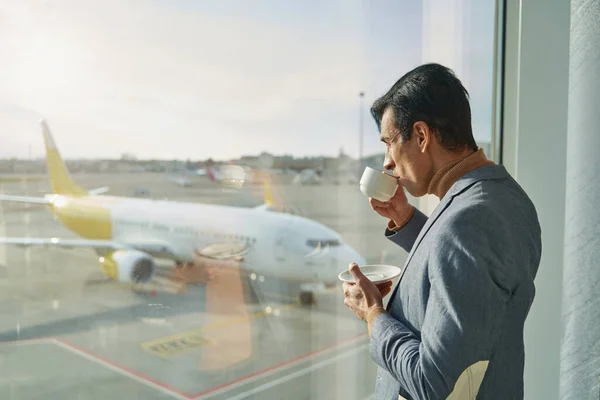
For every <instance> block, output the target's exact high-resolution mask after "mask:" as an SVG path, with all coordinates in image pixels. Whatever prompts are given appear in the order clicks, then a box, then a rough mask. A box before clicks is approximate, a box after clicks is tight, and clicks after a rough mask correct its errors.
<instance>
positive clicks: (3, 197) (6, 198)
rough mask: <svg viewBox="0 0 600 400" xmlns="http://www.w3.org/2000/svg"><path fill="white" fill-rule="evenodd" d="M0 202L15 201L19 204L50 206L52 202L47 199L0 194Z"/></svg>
mask: <svg viewBox="0 0 600 400" xmlns="http://www.w3.org/2000/svg"><path fill="white" fill-rule="evenodd" d="M0 201H15V202H18V203H34V204H50V200H49V199H47V198H45V197H28V196H10V195H6V194H0Z"/></svg>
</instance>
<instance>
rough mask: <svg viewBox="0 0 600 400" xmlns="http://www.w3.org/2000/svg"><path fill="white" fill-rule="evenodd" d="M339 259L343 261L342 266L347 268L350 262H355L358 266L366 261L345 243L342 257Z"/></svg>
mask: <svg viewBox="0 0 600 400" xmlns="http://www.w3.org/2000/svg"><path fill="white" fill-rule="evenodd" d="M340 261H341V262H343V263H344V267H346V268H348V266H349V265H350V263H356V264H358V265H359V266H360V265H365V264H366V263H367V262H366V261H365V259H364V257H363V256H361V255H360V254H359V253H358V252H357V251H356V250H354V249H353V248H352V247H350V246H348V245H346V249H345V251H344V257H343V259H340Z"/></svg>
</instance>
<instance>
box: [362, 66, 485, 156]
mask: <svg viewBox="0 0 600 400" xmlns="http://www.w3.org/2000/svg"><path fill="white" fill-rule="evenodd" d="M388 107H391V108H392V110H393V112H394V121H395V125H396V128H398V129H399V131H400V134H401V135H402V140H403V141H404V140H410V138H411V137H412V130H413V129H412V126H413V124H414V123H415V122H417V121H423V122H425V123H426V124H427V125H428V126H429V127H430V128H431V129H432V131H433V132H434V134H435V135H436V137H437V139H438V140H439V142H440V143H441V144H442V146H444V148H446V149H447V150H450V151H458V150H463V149H465V148H471V149H473V150H477V149H478V147H477V144H476V143H475V139H474V138H473V129H472V128H471V108H470V106H469V93H468V92H467V89H465V87H464V86H463V85H462V83H461V82H460V80H459V79H458V78H457V77H456V75H454V72H453V71H452V70H451V69H449V68H447V67H444V66H443V65H440V64H424V65H421V66H419V67H417V68H415V69H413V70H412V71H410V72H408V73H407V74H405V75H404V76H403V77H402V78H400V79H399V80H398V81H397V82H396V83H395V84H394V86H392V87H391V89H390V90H389V91H388V92H387V93H386V94H385V95H383V96H382V97H380V98H379V99H377V100H376V101H375V103H373V106H372V107H371V114H372V115H373V118H375V122H376V123H377V127H378V128H379V130H381V118H382V117H383V113H384V112H385V110H386V109H387V108H388Z"/></svg>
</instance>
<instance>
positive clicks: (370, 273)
mask: <svg viewBox="0 0 600 400" xmlns="http://www.w3.org/2000/svg"><path fill="white" fill-rule="evenodd" d="M359 267H360V270H361V272H362V273H363V275H364V276H366V277H367V279H368V280H370V281H371V282H373V283H382V282H386V281H389V280H392V279H394V278H396V277H397V276H400V273H401V272H402V270H401V269H400V268H398V267H395V266H393V265H383V264H371V265H362V266H359ZM338 278H339V280H340V281H344V282H352V283H354V277H353V276H352V274H351V273H350V271H348V270H345V271H342V272H340V274H339V275H338Z"/></svg>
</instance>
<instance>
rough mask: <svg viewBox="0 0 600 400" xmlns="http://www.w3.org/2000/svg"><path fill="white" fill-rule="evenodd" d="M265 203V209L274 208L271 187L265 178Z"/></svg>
mask: <svg viewBox="0 0 600 400" xmlns="http://www.w3.org/2000/svg"><path fill="white" fill-rule="evenodd" d="M264 186H265V201H264V205H265V206H267V207H274V206H275V202H274V201H273V194H272V193H271V185H270V184H269V180H268V179H267V178H266V177H265V182H264Z"/></svg>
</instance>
